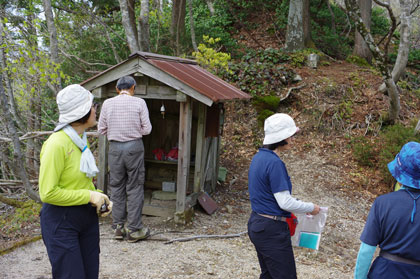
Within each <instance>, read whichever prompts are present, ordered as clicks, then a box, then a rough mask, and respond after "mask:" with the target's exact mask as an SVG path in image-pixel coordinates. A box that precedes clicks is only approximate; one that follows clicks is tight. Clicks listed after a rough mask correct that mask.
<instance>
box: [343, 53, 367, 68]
mask: <svg viewBox="0 0 420 279" xmlns="http://www.w3.org/2000/svg"><path fill="white" fill-rule="evenodd" d="M346 61H347V62H349V63H351V64H355V65H357V66H360V67H370V64H369V63H368V62H367V61H366V59H364V58H362V57H359V56H357V55H349V56H347V58H346Z"/></svg>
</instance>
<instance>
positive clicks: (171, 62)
mask: <svg viewBox="0 0 420 279" xmlns="http://www.w3.org/2000/svg"><path fill="white" fill-rule="evenodd" d="M136 57H140V59H142V60H144V61H146V62H148V63H150V64H152V65H154V66H155V67H157V68H158V69H160V70H161V71H164V72H166V73H167V74H169V75H171V76H172V77H174V78H176V79H178V80H179V81H181V82H183V83H185V84H186V85H188V86H190V87H191V88H193V89H194V90H195V91H197V92H199V93H200V94H202V95H204V96H206V97H208V98H209V99H211V100H212V101H213V102H219V101H225V100H232V99H249V98H251V96H250V95H248V94H246V93H245V92H243V91H241V90H239V89H238V88H236V87H235V86H233V85H231V84H229V83H228V82H226V81H224V80H222V79H220V78H219V77H217V76H215V75H213V74H211V73H209V72H208V71H206V70H204V69H203V68H201V67H200V66H198V65H197V62H196V61H194V60H189V59H184V58H179V57H174V56H166V55H160V54H155V53H148V52H135V53H133V54H131V55H130V56H129V58H128V59H127V60H125V61H123V62H121V63H119V64H117V65H114V66H112V67H110V68H108V69H107V70H105V71H103V72H101V73H99V74H97V75H95V76H93V77H91V78H89V79H87V80H85V81H83V82H82V83H81V85H84V84H86V83H88V82H90V81H92V80H94V79H96V78H98V77H100V76H102V75H103V74H105V73H107V72H110V71H113V70H114V69H115V68H116V67H117V66H119V65H121V64H124V63H126V62H127V61H129V60H130V59H133V58H136ZM145 74H146V75H147V73H145ZM109 82H110V81H109ZM161 82H162V81H161Z"/></svg>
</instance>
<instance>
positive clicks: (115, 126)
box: [98, 94, 152, 142]
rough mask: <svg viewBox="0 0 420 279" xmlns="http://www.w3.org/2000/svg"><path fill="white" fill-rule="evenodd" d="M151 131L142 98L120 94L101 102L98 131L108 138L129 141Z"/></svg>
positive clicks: (147, 113) (147, 112)
mask: <svg viewBox="0 0 420 279" xmlns="http://www.w3.org/2000/svg"><path fill="white" fill-rule="evenodd" d="M151 131H152V124H151V123H150V119H149V110H148V109H147V105H146V102H145V101H144V100H143V99H141V98H138V97H133V96H130V95H127V94H121V95H118V96H115V97H113V98H110V99H107V100H105V102H104V103H103V105H102V110H101V115H100V116H99V123H98V132H99V133H101V134H102V135H106V136H107V138H108V140H114V141H119V142H126V141H131V140H135V139H138V138H141V137H143V136H144V135H148V134H150V132H151Z"/></svg>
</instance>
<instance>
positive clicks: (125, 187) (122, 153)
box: [98, 76, 152, 242]
mask: <svg viewBox="0 0 420 279" xmlns="http://www.w3.org/2000/svg"><path fill="white" fill-rule="evenodd" d="M135 87H136V81H135V80H134V78H133V77H131V76H124V77H122V78H120V79H119V80H118V82H117V87H116V89H117V93H118V95H117V96H115V97H113V98H110V99H107V100H105V102H104V103H103V106H102V110H101V115H100V117H99V123H98V132H99V133H101V134H103V135H106V136H107V138H108V140H109V152H108V164H109V170H110V175H109V188H110V192H111V193H110V194H111V201H112V202H113V203H114V205H113V211H112V222H113V228H114V232H115V239H118V240H122V239H124V237H125V236H126V238H127V241H129V242H136V241H138V240H141V239H145V238H147V237H148V236H149V235H150V231H149V229H148V228H146V227H144V226H143V224H142V221H141V213H142V209H143V203H144V180H145V169H144V145H143V141H142V137H143V136H144V135H148V134H150V132H151V131H152V125H151V123H150V119H149V111H148V109H147V105H146V102H145V101H144V100H143V99H141V98H138V97H134V90H135ZM125 223H127V226H126V227H125Z"/></svg>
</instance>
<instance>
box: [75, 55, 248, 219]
mask: <svg viewBox="0 0 420 279" xmlns="http://www.w3.org/2000/svg"><path fill="white" fill-rule="evenodd" d="M126 75H130V76H133V77H134V78H135V79H136V82H137V86H136V89H135V96H138V97H141V98H143V99H144V100H145V101H146V103H147V107H148V109H149V115H150V120H151V123H152V127H153V128H152V132H151V134H150V135H147V136H144V137H143V143H144V147H145V167H146V181H145V202H144V207H143V214H146V215H154V216H167V217H175V221H176V222H178V223H185V221H186V219H188V216H190V215H191V214H189V213H191V212H192V206H194V205H195V204H196V202H197V197H198V194H199V193H200V192H203V191H205V192H212V191H214V189H215V187H216V181H217V177H218V171H219V145H220V135H221V133H222V131H223V119H224V115H223V112H224V110H223V102H225V101H228V100H233V99H249V98H250V96H249V95H248V94H246V93H244V92H242V91H241V90H239V89H237V88H235V87H234V86H232V85H230V84H229V83H227V82H225V81H223V80H222V79H220V78H218V77H217V76H215V75H213V74H211V73H209V72H207V71H206V70H204V69H203V68H201V67H199V66H198V65H197V63H196V62H195V61H193V60H188V59H182V58H178V57H171V56H163V55H158V54H153V53H146V52H136V53H133V54H131V55H130V56H129V58H128V59H127V60H125V61H123V62H121V63H119V64H117V65H115V66H113V67H110V68H109V69H107V70H105V71H103V72H101V73H100V74H98V75H96V76H94V77H92V78H90V79H88V80H85V81H84V82H82V83H81V85H82V86H84V87H85V88H86V89H88V90H90V91H91V92H92V93H93V94H94V96H95V98H96V99H97V100H99V101H100V102H103V101H104V100H105V99H107V98H111V97H114V96H116V95H117V92H116V89H115V86H116V83H117V80H118V79H119V78H120V77H122V76H126ZM107 151H108V142H107V140H106V137H104V136H99V162H98V165H99V169H100V174H99V175H98V178H97V181H98V187H100V188H101V189H102V190H103V191H104V192H107V182H108V162H107V157H108V156H107ZM168 153H169V154H168ZM176 153H178V156H177V158H176ZM164 154H168V155H170V156H168V158H165V156H164ZM162 190H164V191H165V192H161V191H162ZM168 191H169V192H168ZM171 191H172V193H171ZM156 192H160V194H162V193H163V194H167V195H169V196H170V195H172V201H171V200H167V199H168V198H160V199H159V200H158V199H155V195H154V194H155V193H156ZM167 195H166V196H167ZM169 199H171V198H169ZM175 200H176V202H175Z"/></svg>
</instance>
